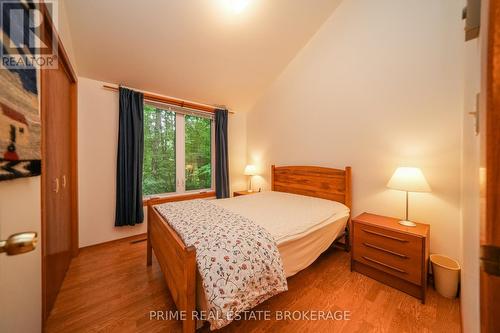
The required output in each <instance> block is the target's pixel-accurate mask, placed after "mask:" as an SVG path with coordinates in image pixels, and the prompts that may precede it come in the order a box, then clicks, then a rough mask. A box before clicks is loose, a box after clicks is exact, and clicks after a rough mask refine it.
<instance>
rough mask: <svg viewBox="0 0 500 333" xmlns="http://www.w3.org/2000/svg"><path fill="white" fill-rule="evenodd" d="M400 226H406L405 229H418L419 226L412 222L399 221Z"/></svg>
mask: <svg viewBox="0 0 500 333" xmlns="http://www.w3.org/2000/svg"><path fill="white" fill-rule="evenodd" d="M399 224H401V225H404V226H405V227H416V226H417V224H416V223H415V222H412V221H399Z"/></svg>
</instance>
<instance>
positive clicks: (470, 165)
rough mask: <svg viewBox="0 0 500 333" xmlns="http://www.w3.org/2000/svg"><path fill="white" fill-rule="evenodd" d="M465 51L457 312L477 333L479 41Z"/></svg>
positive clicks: (469, 44) (467, 326)
mask: <svg viewBox="0 0 500 333" xmlns="http://www.w3.org/2000/svg"><path fill="white" fill-rule="evenodd" d="M465 50H466V53H465V78H466V84H465V105H464V106H465V108H464V113H463V157H462V163H463V164H462V165H463V169H462V171H463V173H462V272H461V275H462V276H461V302H462V303H461V311H462V324H463V328H462V329H463V332H479V324H480V321H479V319H480V318H479V229H480V228H479V226H480V221H479V216H480V215H479V209H480V203H479V165H480V164H479V136H476V135H475V120H474V118H473V117H472V116H471V115H469V114H468V113H469V112H474V111H476V94H477V93H478V92H479V91H480V88H481V77H480V73H481V57H480V54H481V43H480V40H479V39H474V40H472V41H469V42H467V43H466V48H465Z"/></svg>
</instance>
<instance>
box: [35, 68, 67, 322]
mask: <svg viewBox="0 0 500 333" xmlns="http://www.w3.org/2000/svg"><path fill="white" fill-rule="evenodd" d="M42 96H43V97H42V98H43V106H42V108H43V111H42V112H45V115H44V120H45V124H44V125H45V126H44V133H45V145H44V146H45V155H44V158H45V159H44V170H43V172H44V179H45V186H44V189H43V192H44V193H43V195H44V203H43V206H44V212H43V214H44V216H45V221H44V222H45V223H44V225H43V229H42V230H43V237H44V238H45V240H44V242H43V246H44V248H43V261H44V262H43V264H44V275H45V277H44V282H43V284H44V286H43V287H44V291H45V311H44V312H45V317H47V315H48V314H49V313H50V310H51V309H52V306H53V304H54V302H55V299H56V297H57V294H58V292H59V289H60V287H61V284H62V282H63V280H64V277H65V275H66V271H67V269H68V267H69V264H70V261H71V257H72V229H71V226H72V221H71V200H70V194H71V193H70V190H71V185H70V179H69V175H70V170H71V167H70V166H71V161H70V156H71V148H70V143H71V137H70V131H69V129H70V115H71V80H70V78H69V77H68V75H67V73H66V71H65V69H64V66H63V64H61V63H60V64H59V66H58V69H50V70H45V71H44V73H43V75H42Z"/></svg>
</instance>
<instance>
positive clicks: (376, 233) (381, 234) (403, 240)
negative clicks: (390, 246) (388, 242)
mask: <svg viewBox="0 0 500 333" xmlns="http://www.w3.org/2000/svg"><path fill="white" fill-rule="evenodd" d="M361 230H363V231H364V232H367V233H369V234H373V235H377V236H382V237H385V238H389V239H394V240H396V241H398V242H401V243H408V241H407V240H406V239H403V238H398V237H394V236H389V235H386V234H383V233H380V232H375V231H371V230H366V229H363V228H362V229H361Z"/></svg>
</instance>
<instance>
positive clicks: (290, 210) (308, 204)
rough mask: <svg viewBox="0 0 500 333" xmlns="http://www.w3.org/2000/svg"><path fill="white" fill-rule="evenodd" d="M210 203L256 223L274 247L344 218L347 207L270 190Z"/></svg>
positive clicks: (347, 210)
mask: <svg viewBox="0 0 500 333" xmlns="http://www.w3.org/2000/svg"><path fill="white" fill-rule="evenodd" d="M212 202H214V203H215V204H216V205H218V206H220V207H223V208H225V209H228V210H230V211H232V212H234V213H236V214H239V215H242V216H245V217H246V218H248V219H250V220H251V221H253V222H255V223H257V224H258V225H260V226H261V227H263V228H264V229H265V230H267V231H268V232H269V233H270V234H271V235H272V236H273V238H274V239H275V241H276V242H277V243H278V244H282V243H284V242H287V241H290V240H294V239H298V238H300V237H303V236H305V235H307V234H309V233H311V232H314V231H315V230H318V229H320V228H322V227H324V226H326V225H328V224H329V223H332V222H334V221H338V220H341V219H343V218H347V217H349V212H350V211H349V208H348V207H347V206H345V205H343V204H341V203H339V202H336V201H331V200H325V199H320V198H313V197H307V196H303V195H297V194H290V193H284V192H271V191H269V192H260V193H255V194H251V195H244V196H239V197H235V198H229V199H219V200H212ZM345 220H347V219H345Z"/></svg>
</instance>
